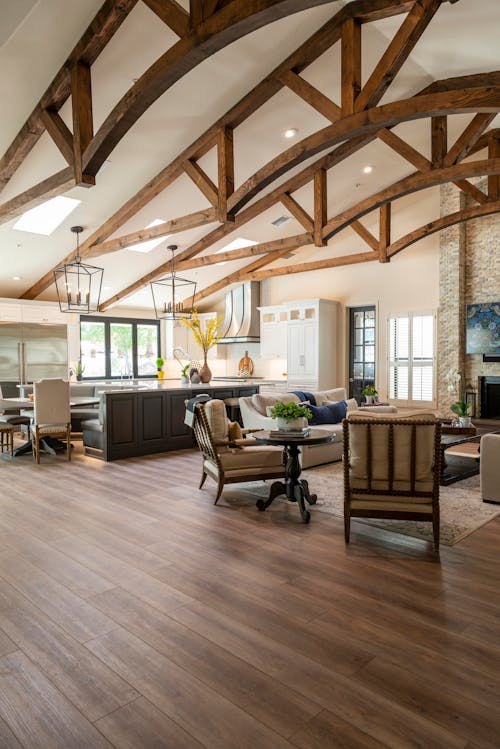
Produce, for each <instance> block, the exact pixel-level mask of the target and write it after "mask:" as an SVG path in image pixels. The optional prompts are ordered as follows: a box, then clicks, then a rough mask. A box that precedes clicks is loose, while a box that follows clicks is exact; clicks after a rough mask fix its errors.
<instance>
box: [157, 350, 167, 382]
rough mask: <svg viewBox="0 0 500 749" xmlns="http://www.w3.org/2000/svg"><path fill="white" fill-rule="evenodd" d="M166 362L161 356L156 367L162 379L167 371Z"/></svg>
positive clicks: (159, 377)
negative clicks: (164, 367) (164, 369)
mask: <svg viewBox="0 0 500 749" xmlns="http://www.w3.org/2000/svg"><path fill="white" fill-rule="evenodd" d="M164 364H165V359H164V358H163V357H162V356H159V357H158V358H157V360H156V369H157V374H158V379H159V380H161V379H162V378H163V377H164V375H165V373H164V371H163V365H164Z"/></svg>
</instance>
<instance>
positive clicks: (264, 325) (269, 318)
mask: <svg viewBox="0 0 500 749" xmlns="http://www.w3.org/2000/svg"><path fill="white" fill-rule="evenodd" d="M259 311H260V354H261V356H262V357H264V358H266V359H286V357H287V334H286V329H287V310H286V308H285V307H283V306H272V307H259Z"/></svg>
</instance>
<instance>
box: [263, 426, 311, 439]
mask: <svg viewBox="0 0 500 749" xmlns="http://www.w3.org/2000/svg"><path fill="white" fill-rule="evenodd" d="M310 432H311V427H304V428H303V429H272V430H271V431H270V432H269V436H270V437H292V438H293V439H296V438H297V437H309V434H310Z"/></svg>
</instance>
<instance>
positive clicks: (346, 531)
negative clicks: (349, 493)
mask: <svg viewBox="0 0 500 749" xmlns="http://www.w3.org/2000/svg"><path fill="white" fill-rule="evenodd" d="M350 534H351V516H350V513H349V505H348V504H347V502H346V503H345V504H344V539H345V542H346V544H348V543H349V538H350Z"/></svg>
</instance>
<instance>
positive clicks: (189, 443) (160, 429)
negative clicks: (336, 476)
mask: <svg viewBox="0 0 500 749" xmlns="http://www.w3.org/2000/svg"><path fill="white" fill-rule="evenodd" d="M257 392H258V387H257V386H253V387H251V386H250V387H249V386H248V385H234V386H228V384H224V385H223V386H217V385H213V386H212V385H208V386H203V387H197V388H196V389H195V388H190V387H181V386H175V385H174V386H170V387H169V386H166V387H161V388H160V387H159V388H158V389H127V390H123V389H122V390H112V391H109V392H104V393H102V394H101V396H100V398H101V402H100V407H99V418H98V419H92V420H89V421H85V422H83V424H82V433H83V443H84V445H85V452H86V453H87V454H88V455H93V456H95V457H97V458H101V460H119V459H120V458H131V457H136V456H139V455H150V454H152V453H160V452H168V451H171V450H182V449H184V448H188V447H194V445H195V442H194V438H193V434H192V431H191V429H190V428H189V427H188V426H186V425H185V424H184V414H185V411H186V407H185V401H186V400H188V399H189V398H192V397H193V396H194V395H200V394H202V393H207V394H208V395H210V396H211V397H212V398H220V399H222V400H224V399H226V398H239V397H240V396H246V395H252V394H253V393H257Z"/></svg>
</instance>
